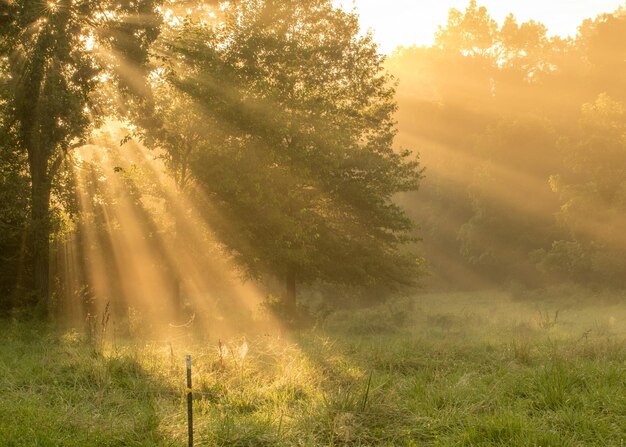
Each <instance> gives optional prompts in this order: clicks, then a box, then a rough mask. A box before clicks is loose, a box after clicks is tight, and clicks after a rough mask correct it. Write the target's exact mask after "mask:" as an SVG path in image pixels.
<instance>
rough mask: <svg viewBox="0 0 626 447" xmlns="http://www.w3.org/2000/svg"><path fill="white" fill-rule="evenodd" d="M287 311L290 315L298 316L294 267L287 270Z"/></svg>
mask: <svg viewBox="0 0 626 447" xmlns="http://www.w3.org/2000/svg"><path fill="white" fill-rule="evenodd" d="M284 304H285V310H286V311H287V314H289V315H295V314H296V270H295V268H294V267H293V266H289V267H288V269H287V275H286V276H285V302H284Z"/></svg>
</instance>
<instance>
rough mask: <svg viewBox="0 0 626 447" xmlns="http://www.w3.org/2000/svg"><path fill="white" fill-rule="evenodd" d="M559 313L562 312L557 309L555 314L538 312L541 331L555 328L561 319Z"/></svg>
mask: <svg viewBox="0 0 626 447" xmlns="http://www.w3.org/2000/svg"><path fill="white" fill-rule="evenodd" d="M559 312H560V310H559V309H557V310H556V311H554V314H552V313H550V312H549V311H545V312H542V311H538V313H539V319H538V320H539V323H538V324H539V327H540V328H541V329H546V330H548V329H552V328H553V327H554V326H556V322H557V320H558V319H559Z"/></svg>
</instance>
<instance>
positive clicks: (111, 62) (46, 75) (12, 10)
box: [0, 0, 159, 310]
mask: <svg viewBox="0 0 626 447" xmlns="http://www.w3.org/2000/svg"><path fill="white" fill-rule="evenodd" d="M156 3H157V2H156V1H155V0H137V1H109V0H51V1H48V2H35V1H30V0H14V1H9V2H0V55H1V56H2V62H3V63H5V64H6V65H7V66H8V72H9V77H10V79H9V81H8V87H9V91H10V94H9V98H7V103H8V106H7V115H8V118H7V119H6V120H5V124H6V126H7V127H6V128H7V129H8V131H9V132H11V134H12V137H13V141H14V144H15V148H16V150H18V151H21V152H23V153H26V154H27V156H28V169H29V174H30V180H31V202H32V208H31V209H32V212H31V227H32V228H31V235H32V256H33V260H34V269H33V275H34V291H35V296H36V298H37V300H38V303H39V304H41V308H42V310H45V308H46V306H45V304H46V303H47V300H48V295H49V257H50V254H49V251H50V249H49V236H50V194H51V190H52V185H53V182H54V180H55V176H56V175H57V172H58V171H59V168H60V166H61V164H62V162H63V160H64V157H65V155H66V153H67V152H68V151H69V150H70V149H71V148H72V147H75V146H77V145H79V144H80V143H81V142H82V141H84V140H85V138H86V137H87V135H88V133H89V131H90V129H91V128H92V125H93V124H94V123H97V121H98V117H99V116H100V115H101V113H102V112H103V110H104V107H103V106H104V104H103V102H102V101H101V100H102V97H98V95H96V91H97V89H98V87H100V86H102V84H103V82H101V81H103V80H104V79H107V77H103V76H102V74H103V73H104V72H106V71H108V72H109V76H110V78H112V79H116V80H118V81H120V82H119V85H121V86H122V87H123V90H124V91H129V92H132V93H145V92H146V90H145V89H142V88H141V86H142V85H144V83H142V81H141V76H140V74H141V72H142V71H141V67H142V66H143V65H145V63H146V61H147V56H146V51H147V48H148V45H149V44H150V43H151V41H152V40H154V38H155V37H156V35H157V33H158V24H159V20H158V16H157V15H156V11H155V6H156Z"/></svg>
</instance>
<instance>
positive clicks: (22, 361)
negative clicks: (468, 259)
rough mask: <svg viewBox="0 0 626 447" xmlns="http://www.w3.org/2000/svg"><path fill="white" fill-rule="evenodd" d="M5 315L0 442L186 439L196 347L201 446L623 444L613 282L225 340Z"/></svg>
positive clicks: (624, 347) (619, 325)
mask: <svg viewBox="0 0 626 447" xmlns="http://www.w3.org/2000/svg"><path fill="white" fill-rule="evenodd" d="M0 324H1V331H0V445H1V446H7V447H8V446H29V447H32V446H80V447H83V446H183V445H186V413H185V408H186V398H185V370H184V359H185V354H186V353H190V354H191V355H192V356H193V366H194V369H193V381H194V418H195V439H196V445H199V446H200V445H205V446H319V445H322V446H341V445H351V446H359V445H361V446H370V445H372V446H525V447H526V446H542V447H548V446H559V447H564V446H603V447H610V446H615V447H623V446H626V300H625V299H624V297H621V298H620V297H615V296H611V295H609V294H598V295H597V296H593V298H590V297H589V296H588V295H584V294H580V295H579V296H576V295H575V294H574V295H568V296H562V297H559V298H554V297H551V296H547V295H541V296H539V295H538V296H534V294H532V293H529V294H526V295H525V296H517V297H515V299H512V297H511V295H510V294H507V293H503V292H474V293H471V294H468V293H464V294H461V293H458V294H453V293H447V294H446V293H437V294H425V295H421V296H418V297H415V298H414V299H401V300H394V301H391V302H388V303H386V304H382V305H379V306H376V307H372V308H368V309H363V310H359V311H341V312H336V313H334V314H332V315H330V316H329V317H327V318H326V319H325V320H324V321H323V322H321V323H319V324H318V325H317V326H316V327H315V328H313V329H309V330H306V331H299V332H293V333H282V334H278V333H275V334H273V333H268V334H263V335H260V336H257V337H248V338H247V339H246V341H245V344H244V342H243V339H242V338H234V339H231V340H225V341H224V343H223V344H222V345H221V351H220V348H219V346H218V340H217V339H212V338H211V337H209V339H208V340H204V341H202V342H200V341H198V340H196V341H191V339H190V338H185V337H183V338H179V339H177V340H174V341H173V342H172V343H171V344H170V343H169V342H168V341H166V340H160V341H150V340H146V339H135V340H134V341H128V340H126V341H124V342H122V341H120V340H116V341H115V343H114V344H113V343H111V342H110V341H107V342H105V343H99V342H98V343H93V342H92V343H88V342H86V341H85V340H84V337H83V336H81V335H80V334H78V333H77V332H75V331H71V330H68V331H65V330H64V331H59V330H52V329H50V328H49V327H44V326H40V325H35V324H33V323H23V322H15V321H11V320H2V321H0ZM246 348H247V349H246Z"/></svg>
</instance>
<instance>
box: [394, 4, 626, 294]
mask: <svg viewBox="0 0 626 447" xmlns="http://www.w3.org/2000/svg"><path fill="white" fill-rule="evenodd" d="M625 41H626V11H624V9H619V10H618V11H616V12H615V13H613V14H605V15H601V16H599V17H597V18H594V19H589V20H586V21H585V22H584V23H583V24H582V25H581V27H580V28H579V34H578V35H577V37H576V38H575V39H561V38H558V37H549V36H548V35H547V30H546V28H545V27H544V26H542V25H541V24H540V23H536V22H532V21H531V22H527V23H521V24H519V23H517V21H516V20H515V18H514V17H513V16H509V17H507V18H506V20H505V21H504V23H503V24H502V25H501V26H499V25H498V24H497V23H496V22H495V21H494V20H493V19H491V18H490V16H489V12H488V11H487V10H486V9H485V8H483V7H480V6H478V5H477V3H476V2H475V1H471V2H470V4H469V5H468V7H467V9H466V10H465V11H458V10H452V11H451V12H450V15H449V18H448V22H447V24H445V25H444V26H442V27H441V28H440V31H439V33H438V35H437V38H436V43H435V45H433V46H432V47H429V48H415V47H412V48H403V49H399V50H397V51H396V52H395V53H394V54H393V55H392V56H391V57H390V58H389V60H388V61H387V66H388V67H389V69H390V71H391V72H392V74H394V75H396V76H397V77H398V78H399V80H400V86H399V89H398V103H399V112H398V115H397V116H398V120H399V131H400V133H399V135H398V140H399V142H400V144H402V145H405V146H409V147H411V148H413V149H414V150H418V151H419V152H420V154H421V156H422V161H423V163H424V165H425V166H426V169H427V170H426V178H425V180H424V182H423V185H422V189H421V190H420V192H419V193H417V194H414V195H411V196H407V197H403V198H402V201H403V203H404V204H405V205H406V206H407V207H408V208H409V209H410V210H411V214H412V216H413V217H414V218H415V219H416V221H418V222H420V223H421V225H422V236H423V239H424V242H423V247H424V253H425V256H426V258H427V259H429V260H430V262H431V266H432V272H433V273H434V277H433V278H432V280H431V281H432V284H438V285H447V286H449V285H453V287H458V286H462V287H482V286H484V285H486V284H501V285H503V284H508V283H511V282H517V283H522V284H524V285H526V286H531V287H537V286H543V285H546V284H553V283H554V282H555V281H556V282H560V281H565V280H571V281H577V282H580V283H583V284H586V285H591V284H595V285H596V286H600V287H602V286H611V285H612V286H622V284H623V279H622V278H623V277H624V272H625V270H624V264H623V261H622V260H623V259H624V254H625V252H624V245H623V243H622V242H621V241H623V238H622V237H621V236H619V235H618V234H617V233H619V231H620V230H619V228H621V227H622V224H620V223H618V222H619V221H620V219H623V218H624V216H625V214H624V208H623V198H621V197H622V193H620V191H622V190H623V186H621V185H622V182H623V179H624V168H625V167H626V164H625V162H624V156H625V154H626V152H625V147H624V117H623V115H622V113H623V107H624V99H625V98H624V94H625V92H626V89H625V88H624V87H625V86H626V84H624V73H625V70H624V68H625V65H624V64H625V63H626V62H624V60H625V59H624V55H625V51H626V46H625V45H624V43H623V42H625ZM618 204H621V205H618ZM609 241H610V242H609Z"/></svg>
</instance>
